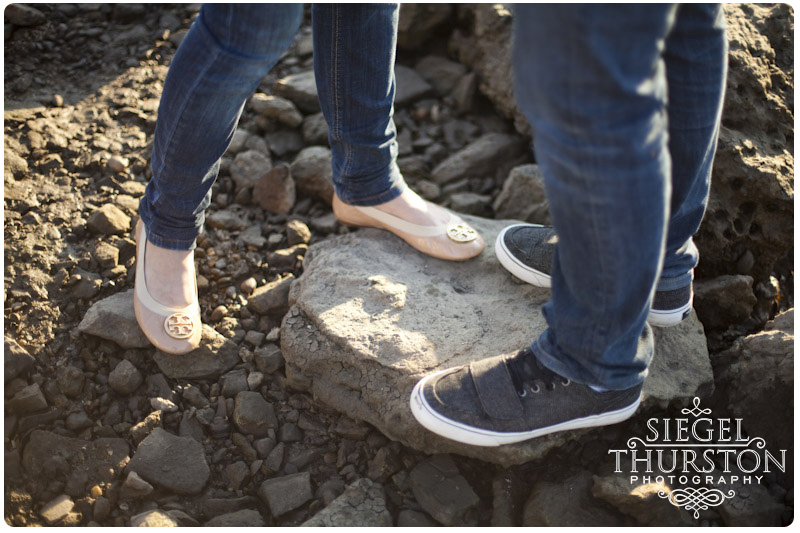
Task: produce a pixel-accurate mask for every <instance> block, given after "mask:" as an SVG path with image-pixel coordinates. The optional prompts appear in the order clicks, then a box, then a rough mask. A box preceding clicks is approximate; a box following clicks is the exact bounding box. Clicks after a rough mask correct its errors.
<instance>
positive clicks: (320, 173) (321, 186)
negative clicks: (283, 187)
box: [292, 146, 333, 204]
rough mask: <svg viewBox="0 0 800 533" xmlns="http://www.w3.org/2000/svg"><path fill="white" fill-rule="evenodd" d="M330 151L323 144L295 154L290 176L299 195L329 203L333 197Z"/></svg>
mask: <svg viewBox="0 0 800 533" xmlns="http://www.w3.org/2000/svg"><path fill="white" fill-rule="evenodd" d="M332 175H333V171H332V170H331V151H330V149H328V148H326V147H325V146H309V147H307V148H304V149H303V150H301V151H300V153H299V154H297V157H295V159H294V162H293V163H292V176H293V177H294V179H295V183H296V184H297V190H298V191H299V192H300V194H301V195H304V196H312V197H315V198H319V199H320V200H323V201H325V202H327V203H328V204H330V203H331V199H332V198H333V178H332Z"/></svg>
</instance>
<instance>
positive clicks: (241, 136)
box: [225, 128, 250, 155]
mask: <svg viewBox="0 0 800 533" xmlns="http://www.w3.org/2000/svg"><path fill="white" fill-rule="evenodd" d="M248 137H250V132H249V131H247V130H243V129H241V128H237V129H236V131H234V132H233V137H232V138H231V143H230V144H229V145H228V149H227V150H226V151H225V153H228V154H233V155H236V154H238V153H239V152H241V151H243V150H244V143H245V142H246V141H247V138H248Z"/></svg>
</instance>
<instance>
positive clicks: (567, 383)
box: [561, 379, 572, 387]
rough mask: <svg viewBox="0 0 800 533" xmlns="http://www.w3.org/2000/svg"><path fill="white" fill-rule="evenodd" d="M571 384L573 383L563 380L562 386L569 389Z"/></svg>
mask: <svg viewBox="0 0 800 533" xmlns="http://www.w3.org/2000/svg"><path fill="white" fill-rule="evenodd" d="M570 383H572V381H570V380H568V379H563V380H561V384H562V385H564V386H565V387H569V385H570Z"/></svg>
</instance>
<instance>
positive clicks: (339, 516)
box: [301, 479, 392, 527]
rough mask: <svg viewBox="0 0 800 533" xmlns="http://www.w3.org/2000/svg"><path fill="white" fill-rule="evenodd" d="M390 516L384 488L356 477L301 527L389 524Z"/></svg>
mask: <svg viewBox="0 0 800 533" xmlns="http://www.w3.org/2000/svg"><path fill="white" fill-rule="evenodd" d="M390 526H392V515H391V514H389V511H388V510H387V509H386V497H385V496H384V493H383V487H382V486H381V485H379V484H377V483H373V482H372V481H370V480H368V479H359V480H358V481H356V482H355V483H353V484H352V485H350V486H349V487H347V489H346V490H345V491H344V494H342V495H341V496H339V497H338V498H336V499H335V500H333V501H332V502H331V503H330V505H328V506H327V507H326V508H325V509H323V510H322V511H320V512H318V513H317V514H315V515H314V516H313V517H312V518H311V519H310V520H306V521H305V522H304V523H303V524H301V527H390Z"/></svg>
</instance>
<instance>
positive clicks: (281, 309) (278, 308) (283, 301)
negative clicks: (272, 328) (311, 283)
mask: <svg viewBox="0 0 800 533" xmlns="http://www.w3.org/2000/svg"><path fill="white" fill-rule="evenodd" d="M293 280H294V276H293V275H292V274H289V275H288V276H286V277H284V278H280V279H277V280H275V281H271V282H270V283H267V284H266V285H263V286H261V287H258V288H257V289H256V290H254V291H253V293H252V294H251V295H250V298H248V299H247V307H248V309H250V310H252V311H255V312H256V313H258V314H260V315H267V314H273V315H283V314H285V313H286V311H288V310H289V287H291V285H292V281H293Z"/></svg>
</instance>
